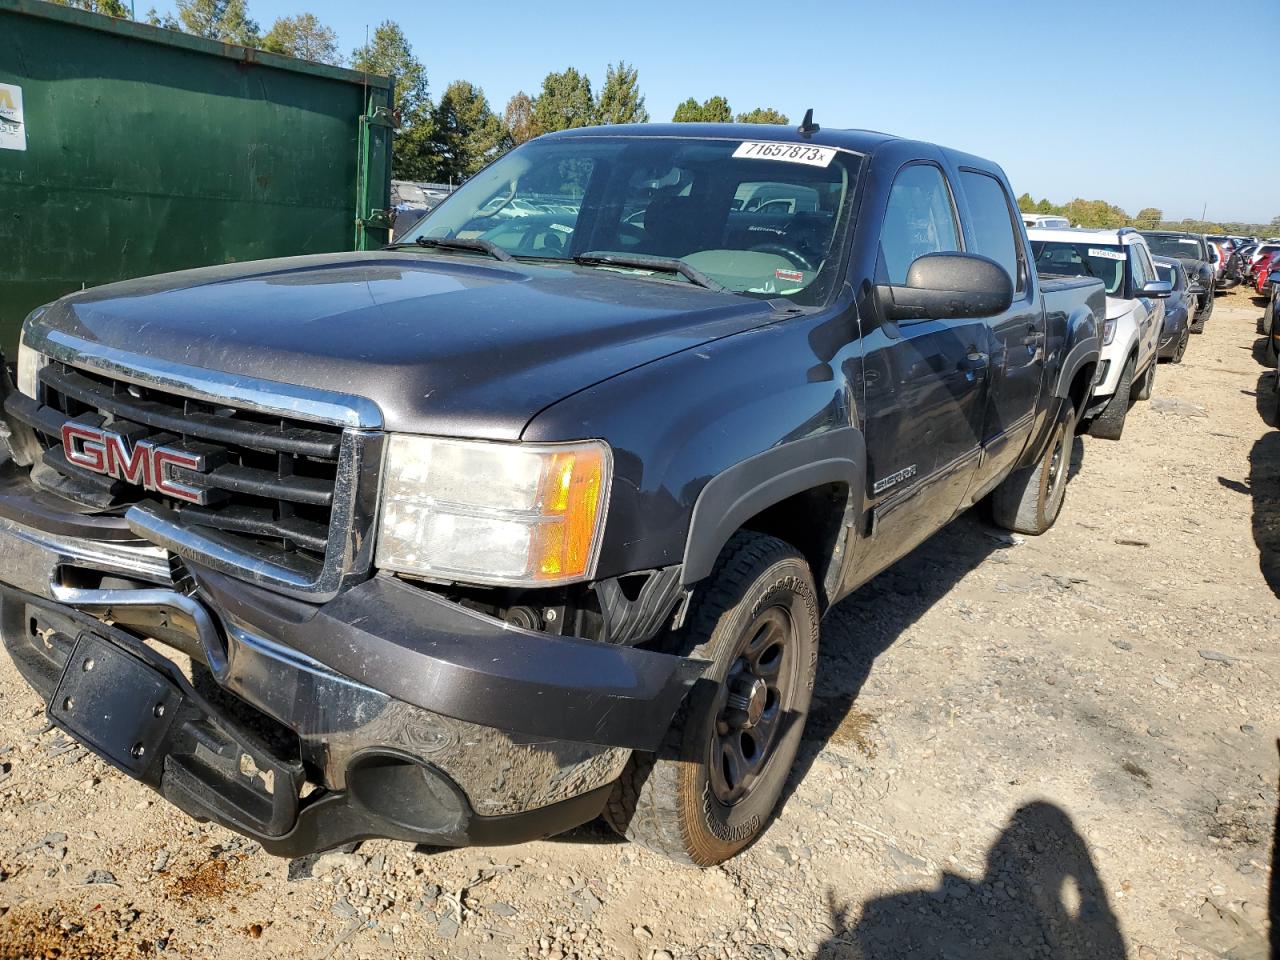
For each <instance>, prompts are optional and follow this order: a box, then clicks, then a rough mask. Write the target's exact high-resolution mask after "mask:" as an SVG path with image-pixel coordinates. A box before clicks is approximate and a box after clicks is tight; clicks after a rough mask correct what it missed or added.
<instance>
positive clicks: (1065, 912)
mask: <svg viewBox="0 0 1280 960" xmlns="http://www.w3.org/2000/svg"><path fill="white" fill-rule="evenodd" d="M828 909H829V911H830V913H831V922H832V927H833V929H835V930H836V933H835V934H834V935H833V936H831V937H830V938H829V939H828V940H827V941H826V942H824V943H823V944H822V946H821V947H820V948H819V949H818V952H817V954H816V958H817V960H887V958H891V957H892V958H898V957H910V958H912V960H1027V958H1032V957H1048V958H1052V960H1123V958H1125V957H1127V953H1126V951H1125V946H1124V940H1123V938H1122V937H1121V934H1120V926H1119V924H1118V922H1117V920H1116V915H1115V912H1114V911H1113V910H1112V908H1111V904H1110V902H1109V901H1108V899H1107V894H1106V891H1105V889H1104V888H1103V885H1102V881H1101V879H1100V878H1099V877H1098V871H1097V869H1096V868H1095V867H1094V864H1093V859H1092V858H1091V857H1090V855H1089V848H1088V845H1087V843H1086V842H1085V840H1084V838H1083V837H1082V836H1080V834H1079V832H1078V831H1077V830H1076V828H1075V825H1074V824H1073V823H1072V821H1071V817H1070V816H1069V815H1068V814H1067V813H1066V811H1064V810H1063V809H1061V808H1060V807H1058V806H1056V805H1055V804H1053V803H1050V802H1048V801H1044V800H1037V801H1034V802H1032V803H1028V804H1026V805H1025V806H1023V807H1021V808H1019V809H1018V810H1017V811H1015V812H1014V814H1013V816H1012V818H1011V819H1010V821H1009V824H1008V826H1006V827H1005V829H1004V830H1003V832H1002V833H1001V834H1000V836H999V837H998V838H997V839H996V841H995V843H994V844H992V846H991V850H990V851H989V852H988V854H987V864H986V872H985V873H984V875H983V876H982V878H981V879H980V880H977V881H976V882H975V881H970V880H966V879H965V878H964V877H961V876H957V875H956V874H953V873H946V872H944V873H943V874H942V876H941V877H940V878H939V881H938V884H937V886H935V887H933V888H930V889H921V890H904V891H903V892H901V893H895V894H891V895H889V896H885V897H879V898H877V899H874V900H870V901H868V902H867V903H866V904H864V905H863V908H862V911H861V914H860V915H859V916H858V917H857V919H856V920H855V921H853V922H850V917H849V914H850V913H851V912H852V911H851V909H850V908H849V907H844V908H841V907H839V906H838V905H837V904H836V902H835V897H834V894H833V893H829V894H828Z"/></svg>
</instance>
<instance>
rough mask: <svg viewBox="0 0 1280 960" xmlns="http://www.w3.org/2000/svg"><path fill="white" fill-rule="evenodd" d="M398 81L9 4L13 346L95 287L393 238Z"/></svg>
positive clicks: (7, 150)
mask: <svg viewBox="0 0 1280 960" xmlns="http://www.w3.org/2000/svg"><path fill="white" fill-rule="evenodd" d="M390 107H391V81H390V80H389V79H388V78H386V77H378V76H369V75H366V74H362V73H359V72H356V71H353V70H343V69H339V68H336V67H329V66H325V65H322V64H316V63H308V62H305V61H301V60H294V59H291V58H289V57H280V56H275V55H273V54H269V53H265V52H263V51H260V50H252V49H246V48H244V47H237V46H231V45H228V44H222V43H217V42H214V41H210V40H204V39H202V38H199V37H192V36H188V35H186V34H182V33H176V32H174V31H171V30H162V29H159V28H156V27H151V26H146V25H144V24H139V23H134V22H132V21H128V20H116V19H113V18H111V17H105V16H100V15H98V14H94V13H86V12H84V11H81V10H76V9H72V8H69V7H61V6H54V5H52V4H47V3H42V2H39V0H0V350H3V351H4V353H5V355H6V356H7V357H8V359H9V360H10V361H12V360H13V358H14V356H15V352H16V345H17V339H18V330H19V328H20V326H21V323H22V319H23V317H25V316H26V314H27V313H28V312H30V311H31V310H32V309H33V308H34V307H36V306H39V305H40V304H42V303H47V302H48V301H50V300H53V299H56V298H57V297H60V296H62V295H63V294H65V293H69V292H70V291H73V290H79V289H81V288H82V287H88V286H93V285H95V284H100V283H107V282H109V281H113V280H121V279H125V278H128V277H136V276H143V275H145V274H152V273H163V272H165V271H169V270H181V269H185V268H187V267H196V266H205V265H208V264H215V263H226V262H231V261H238V260H257V259H260V258H262V257H278V256H291V255H294V254H306V253H323V252H328V251H335V250H351V249H370V248H376V247H378V246H380V245H382V244H383V243H386V242H387V239H388V229H387V228H388V226H389V223H388V220H387V207H388V205H389V191H390V183H391V138H392V119H391V112H390Z"/></svg>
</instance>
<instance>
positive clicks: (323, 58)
mask: <svg viewBox="0 0 1280 960" xmlns="http://www.w3.org/2000/svg"><path fill="white" fill-rule="evenodd" d="M262 49H263V50H267V51H269V52H271V53H279V54H283V55H284V56H286V57H297V58H298V59H299V60H311V61H313V62H315V63H327V64H330V65H332V66H335V67H336V66H339V65H341V63H342V54H341V53H339V52H338V35H337V34H336V33H334V32H333V30H332V28H330V27H326V26H325V25H324V24H323V23H321V22H320V21H319V19H317V17H316V15H315V14H314V13H300V14H298V15H297V16H296V17H280V18H278V19H277V20H276V22H275V23H273V24H272V25H271V29H270V30H268V31H267V35H266V36H265V37H263V38H262Z"/></svg>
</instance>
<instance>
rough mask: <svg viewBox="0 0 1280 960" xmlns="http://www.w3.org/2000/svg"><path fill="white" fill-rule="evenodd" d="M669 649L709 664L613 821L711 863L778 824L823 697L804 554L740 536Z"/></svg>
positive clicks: (644, 761) (635, 770)
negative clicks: (817, 681) (814, 701)
mask: <svg viewBox="0 0 1280 960" xmlns="http://www.w3.org/2000/svg"><path fill="white" fill-rule="evenodd" d="M686 622H687V625H686V627H685V629H684V630H683V631H681V633H680V634H678V635H674V636H673V637H672V638H671V640H672V643H671V644H670V647H671V648H672V649H675V650H678V651H679V652H681V653H684V654H687V655H689V656H694V657H699V658H702V659H706V660H710V661H711V663H712V666H711V667H710V668H709V669H708V671H707V674H706V675H705V677H704V678H703V680H701V681H699V683H698V685H696V686H695V687H694V690H693V691H692V692H691V693H690V695H689V698H688V699H687V700H686V702H685V704H684V706H683V707H682V708H681V711H680V713H679V714H677V716H676V718H675V721H674V722H673V723H672V725H671V729H670V731H669V732H668V735H667V742H666V744H665V745H664V747H663V749H662V750H661V751H659V753H658V754H657V755H654V754H636V755H634V756H633V757H632V758H631V761H630V763H629V764H628V765H627V769H626V770H625V771H624V772H623V774H622V777H621V778H620V779H619V780H618V783H617V785H616V787H615V789H614V792H613V795H612V797H611V798H610V800H609V803H608V805H607V806H606V808H605V812H604V818H605V820H606V821H607V822H608V823H609V825H610V826H612V827H613V828H614V830H616V831H618V832H619V833H621V834H622V835H623V836H625V837H627V838H628V839H629V840H632V841H634V842H636V843H639V844H642V845H643V846H646V847H648V848H649V849H651V850H654V851H656V852H658V853H662V854H664V855H666V856H667V857H669V858H671V859H672V860H676V861H679V862H681V863H691V864H696V865H698V866H711V865H712V864H716V863H720V862H722V861H724V860H727V859H728V858H729V857H731V856H733V855H734V854H735V853H737V852H738V851H740V850H742V849H743V848H744V847H746V846H748V845H749V844H750V843H752V842H753V841H754V840H755V839H756V838H757V837H759V836H760V835H761V834H762V833H763V832H764V831H765V829H766V828H767V827H768V825H769V822H770V820H771V819H772V816H773V811H774V808H775V807H776V806H777V803H778V797H779V796H780V795H781V793H782V788H783V785H784V784H785V783H786V779H787V776H788V774H789V773H790V772H791V766H792V764H793V763H794V762H795V757H796V752H797V750H798V749H799V747H800V737H801V735H802V734H803V731H804V723H805V720H806V719H807V717H808V714H809V701H810V699H811V698H812V696H813V680H814V673H815V671H816V668H817V662H818V600H817V591H816V589H815V587H814V584H813V577H812V575H811V574H810V573H809V566H808V564H807V563H805V560H804V558H803V557H802V556H801V555H800V552H799V551H798V550H796V549H795V547H793V546H791V545H790V544H788V543H785V542H783V541H781V540H779V539H777V538H776V537H770V536H766V535H764V534H761V533H753V532H751V531H740V532H738V533H736V534H734V536H733V537H732V538H731V539H730V541H729V543H728V544H727V545H726V546H725V548H724V550H722V551H721V553H720V556H719V557H718V558H717V560H716V564H715V567H714V569H713V570H712V572H711V575H710V576H709V577H707V579H706V580H704V581H702V582H701V583H700V584H699V585H698V587H697V589H696V590H695V591H694V597H693V600H692V605H691V607H690V611H689V614H688V617H687V621H686Z"/></svg>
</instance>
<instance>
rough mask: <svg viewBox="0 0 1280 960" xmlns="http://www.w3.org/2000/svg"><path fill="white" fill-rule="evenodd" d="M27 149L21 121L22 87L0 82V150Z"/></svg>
mask: <svg viewBox="0 0 1280 960" xmlns="http://www.w3.org/2000/svg"><path fill="white" fill-rule="evenodd" d="M25 149H27V128H26V126H25V125H24V124H23V121H22V88H21V87H20V86H18V85H17V84H14V83H0V150H25Z"/></svg>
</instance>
